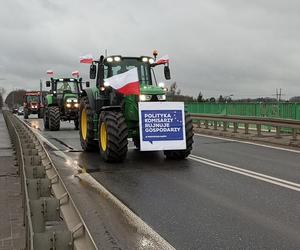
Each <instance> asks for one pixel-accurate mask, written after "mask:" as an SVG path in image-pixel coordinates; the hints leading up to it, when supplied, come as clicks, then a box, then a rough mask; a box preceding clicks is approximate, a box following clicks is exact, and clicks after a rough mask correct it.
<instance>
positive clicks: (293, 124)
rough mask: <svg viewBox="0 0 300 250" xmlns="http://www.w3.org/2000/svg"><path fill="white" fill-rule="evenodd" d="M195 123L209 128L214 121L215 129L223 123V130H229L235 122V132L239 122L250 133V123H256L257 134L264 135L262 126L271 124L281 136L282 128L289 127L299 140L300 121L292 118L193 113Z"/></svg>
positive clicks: (294, 138) (293, 136) (295, 138)
mask: <svg viewBox="0 0 300 250" xmlns="http://www.w3.org/2000/svg"><path fill="white" fill-rule="evenodd" d="M191 117H192V119H193V121H194V123H196V124H197V126H198V127H201V122H202V123H203V124H204V127H205V128H209V122H212V123H213V124H212V125H213V128H214V130H217V129H218V125H219V124H220V123H221V124H222V127H223V131H227V128H228V125H229V123H232V124H233V133H237V132H238V129H239V124H244V129H245V134H249V125H250V124H251V125H252V124H253V125H256V130H257V136H261V135H262V126H263V125H265V126H271V127H274V128H275V129H276V137H277V138H280V137H281V129H282V128H289V129H291V131H292V138H293V140H297V131H298V129H300V121H298V120H292V119H279V118H260V117H243V116H226V115H207V114H193V113H192V114H191Z"/></svg>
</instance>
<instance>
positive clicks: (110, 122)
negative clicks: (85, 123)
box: [98, 111, 128, 162]
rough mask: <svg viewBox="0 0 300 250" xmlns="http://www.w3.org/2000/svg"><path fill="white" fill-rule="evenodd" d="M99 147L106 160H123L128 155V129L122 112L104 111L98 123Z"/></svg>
mask: <svg viewBox="0 0 300 250" xmlns="http://www.w3.org/2000/svg"><path fill="white" fill-rule="evenodd" d="M98 134H99V148H100V153H101V156H102V158H103V159H104V161H106V162H122V161H123V160H124V159H125V158H126V155H127V149H128V141H127V137H128V130H127V124H126V121H125V118H124V116H123V114H122V113H121V112H115V111H103V112H102V113H101V114H100V118H99V123H98Z"/></svg>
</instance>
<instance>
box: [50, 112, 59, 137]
mask: <svg viewBox="0 0 300 250" xmlns="http://www.w3.org/2000/svg"><path fill="white" fill-rule="evenodd" d="M49 128H50V130H52V131H57V130H59V128H60V111H59V107H50V108H49Z"/></svg>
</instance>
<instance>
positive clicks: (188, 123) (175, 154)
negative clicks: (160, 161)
mask: <svg viewBox="0 0 300 250" xmlns="http://www.w3.org/2000/svg"><path fill="white" fill-rule="evenodd" d="M193 136H194V132H193V121H192V118H191V116H190V115H189V114H185V140H186V149H184V150H165V151H164V154H165V156H166V158H167V159H173V160H182V159H185V158H186V157H188V155H189V154H190V153H191V151H192V148H193V147H192V146H193V142H194V140H193Z"/></svg>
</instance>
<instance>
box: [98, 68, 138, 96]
mask: <svg viewBox="0 0 300 250" xmlns="http://www.w3.org/2000/svg"><path fill="white" fill-rule="evenodd" d="M104 86H111V87H113V88H114V89H116V90H117V91H118V92H119V93H121V94H124V95H139V94H140V82H139V76H138V72H137V68H133V69H131V70H128V71H126V72H125V73H122V74H118V75H115V76H112V77H110V78H106V79H105V80H104Z"/></svg>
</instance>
